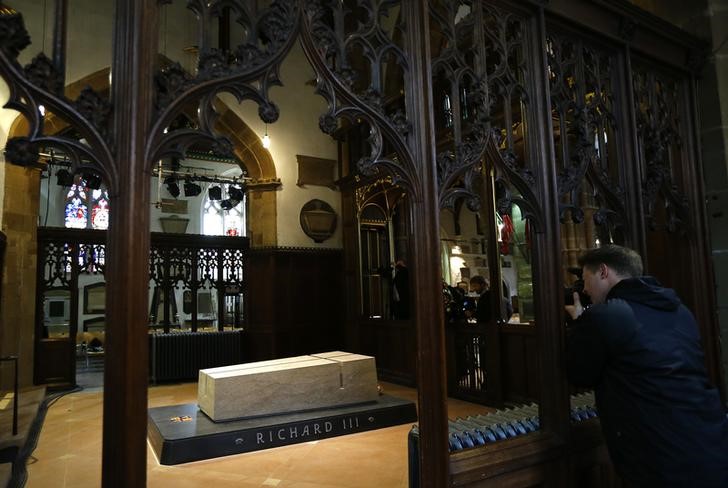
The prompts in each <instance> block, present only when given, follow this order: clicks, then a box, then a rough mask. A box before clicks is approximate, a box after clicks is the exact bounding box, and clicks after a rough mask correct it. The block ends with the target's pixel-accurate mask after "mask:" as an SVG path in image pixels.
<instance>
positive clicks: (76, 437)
mask: <svg viewBox="0 0 728 488" xmlns="http://www.w3.org/2000/svg"><path fill="white" fill-rule="evenodd" d="M383 387H384V391H385V393H387V394H389V395H393V396H397V397H400V398H406V399H410V400H413V401H416V399H417V392H416V391H415V390H413V389H409V388H405V387H401V386H397V385H392V384H384V385H383ZM102 397H103V393H102V391H101V390H100V389H90V390H84V391H80V392H75V393H71V394H68V395H66V396H63V397H61V398H59V399H58V400H56V401H55V403H54V404H53V405H52V406H51V407H50V408H49V409H48V412H47V415H46V420H45V423H44V426H43V430H42V431H41V435H40V439H39V441H38V446H37V448H36V450H35V452H34V453H33V454H32V456H31V458H30V460H29V462H28V482H27V484H26V486H27V487H29V488H49V487H59V488H91V487H97V486H100V484H101V425H102ZM196 397H197V384H196V383H186V384H178V385H163V386H153V387H150V388H149V406H150V407H158V406H163V405H174V404H178V403H191V402H195V401H196ZM448 409H449V416H450V417H451V418H453V417H459V416H465V415H471V414H477V413H485V412H487V411H488V410H489V409H487V408H486V407H483V406H481V405H475V404H471V403H467V402H462V401H458V400H452V399H451V400H450V401H449V403H448ZM410 428H411V425H410V424H406V425H399V426H395V427H389V428H386V429H379V430H375V431H370V432H361V433H357V434H351V435H346V436H340V437H334V438H331V439H324V440H320V441H312V442H306V443H302V444H295V445H291V446H285V447H279V448H274V449H267V450H262V451H256V452H251V453H246V454H238V455H234V456H226V457H221V458H215V459H208V460H204V461H197V462H192V463H187V464H180V465H176V466H163V465H160V464H159V463H158V462H157V459H156V457H155V455H154V452H153V451H152V449H151V446H150V445H149V444H147V466H148V470H147V486H150V487H160V488H161V487H170V486H172V487H174V488H187V487H190V488H191V487H205V486H208V485H209V486H212V485H214V486H215V487H216V488H226V487H231V488H232V487H236V488H239V487H242V488H247V487H259V488H266V487H278V488H373V487H376V488H400V487H402V488H405V487H407V485H408V474H407V434H408V432H409V430H410Z"/></svg>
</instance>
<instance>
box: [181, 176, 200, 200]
mask: <svg viewBox="0 0 728 488" xmlns="http://www.w3.org/2000/svg"><path fill="white" fill-rule="evenodd" d="M184 190H185V196H186V197H196V196H197V195H199V194H200V193H201V192H202V187H201V186H200V185H198V184H197V183H193V182H192V181H191V180H185V184H184Z"/></svg>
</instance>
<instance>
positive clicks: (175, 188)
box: [164, 175, 179, 198]
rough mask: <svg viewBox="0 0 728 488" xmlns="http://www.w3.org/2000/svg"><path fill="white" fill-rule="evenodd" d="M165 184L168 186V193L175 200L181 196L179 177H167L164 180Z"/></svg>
mask: <svg viewBox="0 0 728 488" xmlns="http://www.w3.org/2000/svg"><path fill="white" fill-rule="evenodd" d="M164 184H165V185H167V191H168V192H169V194H170V195H172V196H173V197H174V198H177V197H178V196H179V184H177V177H176V176H174V175H170V176H167V177H166V178H165V179H164Z"/></svg>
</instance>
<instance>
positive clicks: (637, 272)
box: [579, 244, 642, 278]
mask: <svg viewBox="0 0 728 488" xmlns="http://www.w3.org/2000/svg"><path fill="white" fill-rule="evenodd" d="M600 264H605V265H607V266H608V267H610V268H612V269H613V270H614V271H616V272H617V274H619V275H621V276H626V277H629V278H635V277H638V276H642V258H641V257H640V255H639V254H637V252H635V251H633V250H632V249H629V248H627V247H622V246H617V245H615V244H608V245H606V246H602V247H597V248H595V249H590V250H588V251H587V252H585V253H584V254H582V255H581V257H579V266H581V267H582V268H588V269H589V270H590V271H595V270H596V269H597V268H598V267H599V265H600Z"/></svg>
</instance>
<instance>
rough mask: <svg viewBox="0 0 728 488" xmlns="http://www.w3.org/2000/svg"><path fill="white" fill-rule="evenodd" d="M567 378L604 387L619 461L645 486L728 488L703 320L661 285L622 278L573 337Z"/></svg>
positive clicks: (726, 433)
mask: <svg viewBox="0 0 728 488" xmlns="http://www.w3.org/2000/svg"><path fill="white" fill-rule="evenodd" d="M567 361H568V364H567V370H568V374H569V379H570V380H571V381H572V382H573V383H574V384H576V385H579V386H588V387H594V388H595V397H596V403H597V409H598V410H599V418H600V422H601V424H602V430H603V432H604V437H605V440H606V442H607V447H608V449H609V453H610V457H611V458H612V461H613V463H614V466H615V468H616V470H617V472H618V473H619V474H620V476H622V477H623V478H624V479H625V480H628V481H630V482H631V483H632V484H633V485H635V486H640V487H660V488H663V487H687V486H690V487H715V488H719V487H721V488H725V487H728V420H727V419H726V411H725V408H724V407H723V405H722V404H721V402H720V398H719V395H718V392H717V390H716V389H715V388H713V387H712V386H711V385H710V384H709V381H708V379H707V375H706V373H705V367H704V363H703V351H702V348H701V345H700V336H699V331H698V327H697V325H696V323H695V318H694V317H693V315H692V314H691V313H690V311H688V309H687V308H686V307H685V306H684V305H683V304H682V303H681V302H680V300H679V298H678V297H677V295H676V294H675V292H674V290H671V289H669V288H663V287H662V286H660V285H659V283H657V281H656V280H655V279H654V278H650V277H643V278H633V279H627V280H623V281H621V282H619V283H617V285H615V286H614V287H613V288H612V289H611V291H610V292H609V295H608V296H607V302H606V303H604V304H599V305H594V306H592V307H591V308H589V309H587V310H586V311H585V312H584V313H583V314H582V316H581V317H579V319H578V320H577V321H576V322H575V324H574V327H573V328H572V330H571V331H570V333H569V336H568V347H567Z"/></svg>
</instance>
